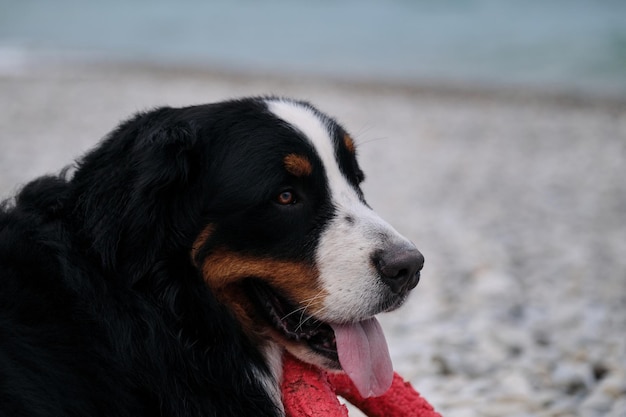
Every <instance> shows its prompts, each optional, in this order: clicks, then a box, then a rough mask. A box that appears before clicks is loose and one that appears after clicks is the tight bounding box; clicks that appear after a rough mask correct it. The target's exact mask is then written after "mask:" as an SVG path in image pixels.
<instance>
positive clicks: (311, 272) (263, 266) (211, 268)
mask: <svg viewBox="0 0 626 417" xmlns="http://www.w3.org/2000/svg"><path fill="white" fill-rule="evenodd" d="M202 274H203V277H204V280H205V281H206V283H207V284H208V285H209V287H210V288H211V290H212V291H213V293H214V294H215V296H216V297H217V299H218V300H219V301H220V302H221V303H223V304H225V305H227V306H228V307H230V308H231V310H232V311H233V313H234V314H235V315H236V316H237V318H238V320H239V322H240V323H242V326H243V327H244V331H249V332H250V333H256V334H259V333H262V331H261V330H260V329H261V328H262V327H263V323H261V322H260V321H259V319H258V317H257V314H256V312H255V308H254V306H253V305H252V303H251V302H250V299H249V298H248V297H247V296H246V294H245V292H244V290H243V287H242V285H241V282H242V280H243V279H245V278H255V279H261V280H263V281H265V282H266V283H267V284H269V285H270V286H271V287H272V288H273V289H275V290H276V291H278V292H280V294H282V295H283V296H285V297H287V298H288V299H289V300H290V301H291V302H292V303H294V304H295V305H296V307H306V312H307V314H315V313H316V312H317V311H320V310H321V309H322V308H323V303H324V299H325V296H326V291H325V290H323V289H321V288H320V287H319V283H318V280H317V277H318V272H317V270H316V269H315V268H314V267H312V266H310V265H306V264H304V263H300V262H294V261H284V260H276V259H267V258H256V257H251V256H244V255H240V254H237V253H233V252H230V251H227V250H216V251H214V252H213V253H212V254H211V255H210V256H209V257H207V259H205V260H204V262H203V266H202Z"/></svg>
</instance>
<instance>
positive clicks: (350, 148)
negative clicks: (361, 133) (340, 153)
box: [343, 133, 356, 154]
mask: <svg viewBox="0 0 626 417" xmlns="http://www.w3.org/2000/svg"><path fill="white" fill-rule="evenodd" d="M343 143H344V145H346V149H348V151H349V152H350V153H352V154H353V153H355V151H356V146H355V145H354V140H352V138H351V137H350V135H348V134H347V133H346V134H344V135H343Z"/></svg>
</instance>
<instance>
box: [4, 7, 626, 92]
mask: <svg viewBox="0 0 626 417" xmlns="http://www.w3.org/2000/svg"><path fill="white" fill-rule="evenodd" d="M0 11H1V12H0V71H11V70H17V69H19V68H20V66H21V65H24V64H25V63H26V62H27V61H28V60H32V59H34V58H36V57H41V56H42V55H47V57H48V58H51V57H54V58H55V59H61V58H64V59H70V58H71V59H89V60H93V61H102V60H114V61H135V62H137V61H139V62H144V63H145V62H149V63H160V64H166V65H177V66H185V65H196V66H202V67H210V68H213V69H221V70H227V71H237V72H244V73H249V74H258V73H259V72H263V73H276V74H292V73H294V72H297V73H300V74H309V75H311V74H312V75H323V76H332V77H337V78H342V79H345V78H348V79H355V78H356V79H368V80H371V79H377V80H380V79H383V80H387V81H393V82H402V83H415V82H421V83H424V82H430V83H450V82H454V83H468V82H469V83H473V84H482V85H507V86H510V85H513V86H531V87H535V88H546V87H549V88H560V89H569V90H583V91H587V92H589V91H591V92H596V91H599V92H602V93H608V94H626V2H624V1H622V0H599V1H591V0H549V1H545V0H525V1H500V0H451V1H425V0H416V1H409V0H393V1H372V0H362V1H358V0H342V1H326V0H325V1H303V0H295V1H289V0H268V1H252V0H234V1H204V0H184V1H177V2H173V1H165V0H151V1H148V0H136V1H124V0H108V1H93V0H92V1H89V0H88V1H80V0H55V1H48V0H20V1H17V0H1V1H0Z"/></svg>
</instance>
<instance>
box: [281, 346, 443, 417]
mask: <svg viewBox="0 0 626 417" xmlns="http://www.w3.org/2000/svg"><path fill="white" fill-rule="evenodd" d="M281 390H282V396H283V405H284V407H285V414H286V416H287V417H348V409H347V408H346V406H345V405H343V404H341V403H340V402H339V400H338V399H337V395H339V396H341V397H343V398H344V399H345V400H346V401H348V402H349V403H351V404H352V405H354V406H355V407H357V408H358V409H359V410H361V411H362V412H363V413H365V415H367V416H368V417H441V414H439V413H437V412H436V411H435V410H434V408H433V407H432V406H431V405H430V404H429V403H428V402H427V401H426V400H425V399H424V398H423V397H422V396H420V395H419V393H418V392H417V391H415V390H414V389H413V387H412V386H411V384H410V383H408V382H405V381H404V380H403V379H402V377H401V376H400V375H398V374H397V373H394V375H393V382H392V383H391V388H389V390H388V391H387V392H386V393H384V394H383V395H381V396H380V397H370V398H363V397H362V396H361V395H360V394H359V393H358V391H357V389H356V387H355V386H354V384H353V383H352V381H351V380H350V378H348V376H347V375H346V374H344V373H331V372H326V371H324V370H322V369H320V368H318V367H316V366H314V365H310V364H306V363H304V362H302V361H300V360H298V359H296V358H294V357H293V356H292V355H290V354H288V353H285V356H284V359H283V382H282V386H281Z"/></svg>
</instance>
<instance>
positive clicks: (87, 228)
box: [72, 109, 203, 281]
mask: <svg viewBox="0 0 626 417" xmlns="http://www.w3.org/2000/svg"><path fill="white" fill-rule="evenodd" d="M170 112H171V109H160V110H157V111H154V112H151V113H147V114H142V115H139V116H137V117H135V118H133V119H131V120H129V121H127V122H126V123H124V124H122V125H121V126H120V127H119V128H118V129H116V130H115V131H113V132H112V133H111V134H110V135H109V136H108V138H107V139H106V140H105V141H103V142H102V143H101V144H100V146H98V147H97V148H96V149H95V150H94V151H92V152H91V153H89V154H87V155H86V156H85V157H84V158H83V160H82V161H81V162H80V164H79V168H78V170H77V171H76V173H75V175H74V178H73V179H72V186H73V190H74V196H75V199H76V201H75V207H76V209H75V218H76V219H78V221H79V224H80V229H81V231H82V234H83V237H84V241H85V242H86V244H88V245H89V250H90V251H91V252H92V253H94V254H95V255H96V256H97V257H98V258H100V260H101V262H102V265H103V267H104V268H105V269H106V270H110V271H113V272H114V274H112V275H114V276H116V277H126V279H130V280H132V281H135V280H138V279H141V278H142V276H144V275H146V274H148V271H149V270H150V269H151V268H152V267H153V265H154V264H155V263H157V262H159V257H160V255H161V254H162V253H164V252H165V251H167V252H168V253H170V254H172V253H175V251H176V250H179V249H180V250H183V249H184V248H185V247H186V246H188V245H190V243H188V242H187V240H189V239H193V231H194V230H195V229H196V227H197V226H196V225H195V223H198V222H200V219H199V218H200V214H201V203H200V202H199V201H195V200H194V199H196V200H197V199H198V198H199V196H200V195H201V193H200V192H195V191H194V189H195V188H197V187H200V184H199V178H200V175H199V170H200V168H201V158H202V155H203V152H201V151H200V150H199V149H198V147H199V146H200V145H201V144H200V143H199V142H200V141H199V138H198V136H199V130H198V128H197V127H196V126H194V124H193V123H191V122H187V121H171V120H170V116H171V114H170Z"/></svg>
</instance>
